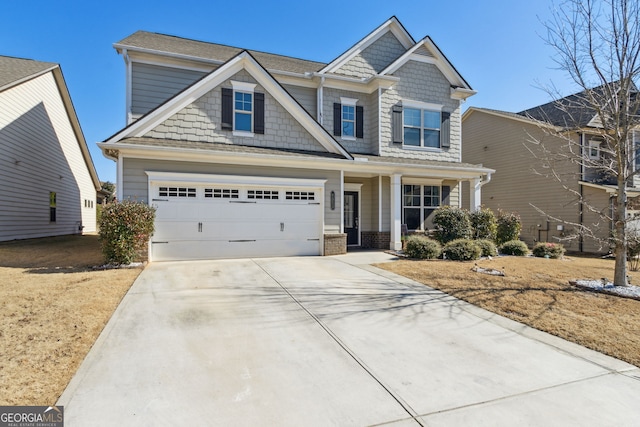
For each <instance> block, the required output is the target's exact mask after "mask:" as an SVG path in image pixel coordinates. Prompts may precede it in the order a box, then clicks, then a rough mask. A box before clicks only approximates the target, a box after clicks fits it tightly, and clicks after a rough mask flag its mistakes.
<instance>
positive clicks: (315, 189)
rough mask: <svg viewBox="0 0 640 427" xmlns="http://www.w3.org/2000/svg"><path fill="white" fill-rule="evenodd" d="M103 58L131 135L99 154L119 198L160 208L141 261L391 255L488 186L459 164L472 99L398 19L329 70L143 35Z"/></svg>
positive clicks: (125, 132) (438, 55) (121, 135)
mask: <svg viewBox="0 0 640 427" xmlns="http://www.w3.org/2000/svg"><path fill="white" fill-rule="evenodd" d="M115 48H116V50H117V51H118V52H119V53H120V54H121V55H122V56H123V58H124V60H125V64H126V69H127V73H126V75H127V82H126V88H127V93H126V102H127V126H126V127H125V128H124V129H122V130H120V131H118V132H117V133H116V134H115V135H113V136H111V137H110V138H108V139H107V140H106V141H104V142H102V143H100V144H99V145H100V148H101V149H102V151H103V153H104V154H105V156H107V157H108V158H111V159H113V160H116V161H117V174H118V176H117V191H116V193H117V195H118V198H119V199H128V198H130V199H135V200H140V201H144V202H147V203H149V204H151V205H154V206H155V207H157V215H156V224H155V226H156V231H155V234H154V236H153V238H152V240H151V245H150V257H151V259H152V260H156V261H158V260H179V259H207V258H225V257H259V256H287V255H322V254H324V255H329V254H336V253H343V252H345V251H346V249H347V247H348V246H358V247H367V248H392V249H399V248H400V247H401V230H402V228H403V227H402V225H403V224H405V225H406V226H407V229H409V230H416V231H421V230H425V229H428V228H430V227H432V221H431V216H432V214H433V211H434V210H435V209H436V208H437V207H439V206H442V205H455V206H459V205H460V204H461V196H460V188H461V183H462V182H469V183H470V184H471V185H470V188H471V190H470V191H468V193H469V195H468V196H469V198H470V200H471V202H470V206H471V207H477V206H478V205H480V203H481V201H480V187H481V182H482V181H483V180H485V179H486V178H487V177H488V175H490V174H491V173H492V172H493V170H491V169H488V168H484V167H482V166H479V165H472V164H464V163H462V162H461V156H462V152H461V140H460V139H461V137H460V128H461V126H460V106H461V103H462V102H463V100H464V99H466V98H467V97H469V96H471V95H473V94H474V93H475V91H473V90H472V88H471V87H470V86H469V84H468V83H467V82H466V81H465V80H464V79H463V78H462V76H461V75H460V74H459V73H458V71H457V70H456V69H455V68H454V67H453V65H452V64H451V63H450V62H449V60H448V59H447V58H446V57H445V56H444V54H443V53H442V52H441V51H440V49H439V48H438V47H437V46H436V45H435V43H434V42H433V41H432V40H431V38H429V37H425V38H423V39H421V40H419V41H415V40H414V39H413V37H411V35H410V34H409V33H407V31H406V29H405V28H404V26H402V24H401V23H400V22H399V21H398V20H397V18H395V17H392V18H390V19H389V20H387V21H386V22H384V23H383V24H382V25H381V26H379V27H378V28H376V29H375V30H374V31H373V32H371V33H370V34H368V35H366V36H365V37H364V38H363V39H362V40H360V41H359V42H358V43H356V44H355V45H354V46H353V47H351V48H350V49H349V50H347V51H346V52H344V53H342V54H340V55H339V56H338V57H337V58H336V59H335V60H334V61H332V62H331V63H329V64H326V63H320V62H314V61H309V60H302V59H297V58H291V57H286V56H282V55H277V54H271V53H264V52H255V51H249V50H243V49H240V48H235V47H230V46H226V45H219V44H214V43H207V42H201V41H195V40H190V39H184V38H179V37H174V36H168V35H163V34H157V33H149V32H144V31H138V32H136V33H134V34H132V35H131V36H129V37H127V38H125V39H124V40H122V41H120V42H118V43H116V44H115Z"/></svg>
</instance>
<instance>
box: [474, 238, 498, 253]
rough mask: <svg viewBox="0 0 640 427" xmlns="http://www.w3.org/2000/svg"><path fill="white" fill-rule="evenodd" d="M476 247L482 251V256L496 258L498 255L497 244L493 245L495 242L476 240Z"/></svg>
mask: <svg viewBox="0 0 640 427" xmlns="http://www.w3.org/2000/svg"><path fill="white" fill-rule="evenodd" d="M475 242H476V245H478V247H479V248H480V250H481V251H482V253H481V256H496V255H498V248H496V244H495V243H493V240H489V239H480V240H476V241H475Z"/></svg>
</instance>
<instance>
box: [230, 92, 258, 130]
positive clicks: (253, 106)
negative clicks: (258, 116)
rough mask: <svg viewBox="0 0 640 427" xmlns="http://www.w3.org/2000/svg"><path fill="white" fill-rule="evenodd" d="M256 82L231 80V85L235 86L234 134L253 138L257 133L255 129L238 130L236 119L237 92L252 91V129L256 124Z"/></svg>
mask: <svg viewBox="0 0 640 427" xmlns="http://www.w3.org/2000/svg"><path fill="white" fill-rule="evenodd" d="M256 86H257V84H256V83H247V82H237V81H234V80H231V87H232V88H233V136H244V137H249V138H253V136H254V135H255V134H254V133H253V131H251V132H250V131H246V130H236V120H235V116H236V105H235V102H236V92H244V93H250V94H251V129H253V126H254V122H253V120H254V115H255V107H256V104H255V102H256V97H255V90H256Z"/></svg>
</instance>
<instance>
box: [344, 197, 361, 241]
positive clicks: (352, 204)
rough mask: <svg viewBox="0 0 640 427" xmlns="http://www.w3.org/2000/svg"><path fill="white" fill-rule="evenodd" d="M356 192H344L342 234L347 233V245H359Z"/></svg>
mask: <svg viewBox="0 0 640 427" xmlns="http://www.w3.org/2000/svg"><path fill="white" fill-rule="evenodd" d="M359 215H360V213H359V212H358V192H357V191H345V192H344V232H345V233H347V245H356V246H357V245H359V244H360V242H359V237H360V236H359V223H360V218H359Z"/></svg>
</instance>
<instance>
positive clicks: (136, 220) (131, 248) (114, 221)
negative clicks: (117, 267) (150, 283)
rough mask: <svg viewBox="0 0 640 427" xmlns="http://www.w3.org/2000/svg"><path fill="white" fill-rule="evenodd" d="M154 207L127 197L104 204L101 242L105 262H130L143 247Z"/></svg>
mask: <svg viewBox="0 0 640 427" xmlns="http://www.w3.org/2000/svg"><path fill="white" fill-rule="evenodd" d="M154 219H155V208H152V207H151V206H149V205H146V204H143V203H137V202H133V201H129V200H125V201H123V202H112V203H108V204H106V205H104V207H103V209H102V214H101V216H100V223H99V228H100V244H101V246H102V253H103V255H104V257H105V261H106V262H107V263H112V264H130V263H131V262H133V261H135V259H136V256H137V254H138V251H140V250H142V249H144V248H145V245H146V244H147V242H148V241H149V238H150V237H151V234H153V221H154Z"/></svg>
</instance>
